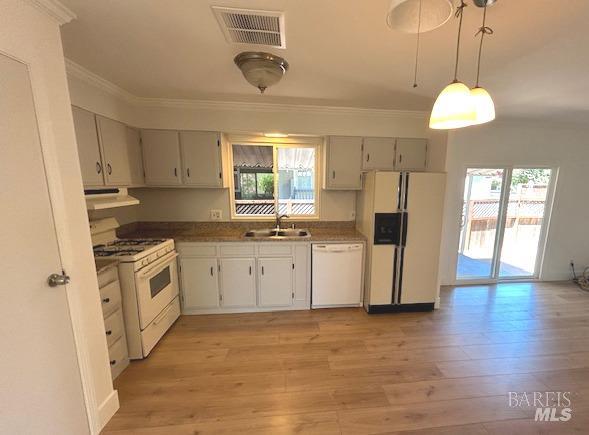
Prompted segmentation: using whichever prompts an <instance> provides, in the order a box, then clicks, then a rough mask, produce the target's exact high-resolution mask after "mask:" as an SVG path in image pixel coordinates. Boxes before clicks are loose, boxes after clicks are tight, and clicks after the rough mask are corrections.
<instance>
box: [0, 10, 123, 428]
mask: <svg viewBox="0 0 589 435" xmlns="http://www.w3.org/2000/svg"><path fill="white" fill-rule="evenodd" d="M33 5H34V6H33ZM44 6H46V7H47V9H43V8H44ZM0 10H1V11H2V13H1V14H0V29H2V31H1V32H0V51H2V52H3V53H5V54H7V55H9V56H13V57H14V58H16V59H18V60H20V61H23V62H25V63H26V64H28V66H29V68H30V71H31V84H32V89H33V95H34V99H35V109H36V114H37V119H38V124H39V136H40V141H41V144H42V149H43V157H44V163H45V167H46V171H47V178H48V185H49V193H50V197H51V202H52V204H53V213H54V216H55V222H56V231H57V236H58V240H59V247H60V256H61V262H62V264H63V267H64V269H65V270H66V271H67V272H68V274H69V275H70V276H71V278H72V281H71V283H70V284H69V285H68V286H67V296H68V303H69V306H70V311H71V316H72V323H73V326H74V327H73V330H74V335H75V337H76V345H77V348H78V351H79V352H80V355H81V358H80V359H79V363H80V367H81V368H80V370H81V371H82V372H85V371H86V370H87V371H88V375H89V376H88V378H87V379H86V380H87V381H88V383H87V384H85V391H84V392H85V394H86V398H87V399H88V400H89V401H90V402H92V403H91V404H90V405H91V407H90V408H91V409H89V411H90V413H89V416H90V419H91V420H92V418H94V417H95V418H96V420H93V421H91V422H90V423H91V426H92V424H94V427H92V429H93V430H96V431H97V430H98V429H100V427H101V423H103V422H104V420H106V419H108V418H110V416H111V415H112V414H109V412H112V413H114V412H115V411H116V409H117V408H118V398H117V395H116V392H114V391H113V388H112V379H111V375H110V366H109V363H108V350H107V346H106V339H105V335H104V322H103V319H102V309H101V306H100V296H99V291H98V283H97V279H96V271H95V267H94V257H93V254H92V249H91V241H90V230H89V228H88V222H87V219H86V205H85V201H84V197H83V191H82V177H81V173H80V164H79V159H78V153H77V147H76V141H75V135H74V127H73V120H72V113H71V109H70V104H71V102H70V96H69V93H68V86H67V81H66V72H65V65H64V57H63V49H62V46H61V37H60V33H59V25H58V21H57V20H54V19H53V18H51V16H57V15H60V12H59V11H60V9H59V7H58V6H55V4H54V3H50V2H43V1H37V0H35V1H23V0H0ZM47 11H49V12H52V13H53V14H48V13H47ZM14 164H15V165H18V164H21V165H22V171H28V167H27V166H26V162H15V163H14ZM33 176H42V174H31V177H33ZM7 206H9V205H7ZM14 236H15V237H16V239H15V241H14V244H13V245H14V246H15V247H16V248H18V243H19V241H18V234H15V235H14ZM32 266H34V265H32ZM3 290H4V289H3ZM12 291H18V289H12ZM22 327H23V328H26V327H27V325H22ZM3 343H4V342H3ZM4 344H5V347H7V349H8V354H10V344H9V343H4ZM4 357H6V355H3V356H2V358H4ZM42 359H43V355H39V359H38V360H31V359H27V358H20V361H19V363H20V364H31V365H34V366H35V367H37V368H39V366H40V365H41V364H42ZM5 375H8V376H9V375H10V374H7V373H5ZM71 376H78V377H79V376H81V375H80V372H78V373H71ZM23 393H24V394H26V393H27V392H26V391H23ZM15 400H16V398H15ZM55 400H64V401H65V400H68V398H67V397H61V396H60V395H59V392H55ZM34 408H35V403H30V407H27V408H26V409H23V412H22V418H23V419H27V418H29V419H30V418H33V419H34V418H35V416H34V415H33V414H31V410H34ZM98 408H100V409H102V410H103V411H104V413H103V414H102V415H100V416H99V415H98V414H97V412H98ZM101 418H103V419H104V420H100V419H101ZM47 432H59V429H58V428H51V427H47Z"/></svg>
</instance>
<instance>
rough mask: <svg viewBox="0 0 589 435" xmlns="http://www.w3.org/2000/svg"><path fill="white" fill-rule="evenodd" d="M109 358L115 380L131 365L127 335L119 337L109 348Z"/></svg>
mask: <svg viewBox="0 0 589 435" xmlns="http://www.w3.org/2000/svg"><path fill="white" fill-rule="evenodd" d="M108 359H109V362H110V373H111V375H112V378H113V380H115V379H116V378H117V376H119V375H120V374H121V372H122V371H123V370H125V368H126V367H127V366H128V365H129V352H128V351H127V342H126V341H125V337H121V338H119V339H118V340H117V341H116V342H115V343H114V344H113V345H112V346H111V347H109V348H108Z"/></svg>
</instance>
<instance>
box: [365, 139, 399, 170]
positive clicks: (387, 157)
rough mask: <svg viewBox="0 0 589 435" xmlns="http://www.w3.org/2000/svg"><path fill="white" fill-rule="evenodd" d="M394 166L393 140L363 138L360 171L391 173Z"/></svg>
mask: <svg viewBox="0 0 589 435" xmlns="http://www.w3.org/2000/svg"><path fill="white" fill-rule="evenodd" d="M394 165H395V139H393V138H390V137H365V138H364V139H363V143H362V169H363V170H365V171H371V170H373V169H377V170H383V171H392V170H393V168H394Z"/></svg>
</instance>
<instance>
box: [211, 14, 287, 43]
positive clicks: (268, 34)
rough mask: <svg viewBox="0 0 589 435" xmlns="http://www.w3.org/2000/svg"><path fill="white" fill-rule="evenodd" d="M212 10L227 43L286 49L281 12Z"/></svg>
mask: <svg viewBox="0 0 589 435" xmlns="http://www.w3.org/2000/svg"><path fill="white" fill-rule="evenodd" d="M212 8H213V12H215V17H217V21H218V22H219V26H221V30H222V31H223V34H224V35H225V39H226V40H227V42H230V43H234V44H253V45H266V46H270V47H277V48H286V41H285V39H284V14H283V13H282V12H272V11H254V10H251V9H234V8H223V7H219V6H213V7H212Z"/></svg>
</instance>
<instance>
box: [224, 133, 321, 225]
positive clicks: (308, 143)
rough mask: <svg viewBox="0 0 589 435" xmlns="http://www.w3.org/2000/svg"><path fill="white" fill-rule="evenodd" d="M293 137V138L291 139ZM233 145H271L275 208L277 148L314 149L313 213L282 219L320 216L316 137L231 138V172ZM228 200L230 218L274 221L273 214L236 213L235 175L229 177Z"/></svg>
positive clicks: (317, 218)
mask: <svg viewBox="0 0 589 435" xmlns="http://www.w3.org/2000/svg"><path fill="white" fill-rule="evenodd" d="M293 139H294V140H293ZM233 145H244V146H270V147H272V173H273V174H274V204H275V210H278V202H279V194H278V182H279V180H278V179H279V175H278V152H277V149H278V148H313V149H314V150H315V179H314V180H313V181H314V182H313V190H314V193H315V213H314V214H308V215H307V214H306V215H294V216H290V215H289V217H288V218H284V219H283V220H284V221H309V220H319V219H320V216H321V207H320V204H321V183H320V179H321V175H322V174H321V156H320V152H321V142H320V141H319V140H317V139H313V140H296V139H295V138H291V139H290V140H285V141H278V140H275V139H272V140H260V139H257V138H249V139H248V138H245V139H241V140H237V139H232V140H230V141H229V152H228V154H229V156H228V161H229V167H230V168H231V172H232V173H233V171H234V165H233ZM229 202H230V209H231V220H236V221H237V220H238V221H274V220H275V215H259V214H258V215H255V214H247V215H246V214H237V213H236V209H235V177H233V176H232V177H231V184H230V186H229Z"/></svg>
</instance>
